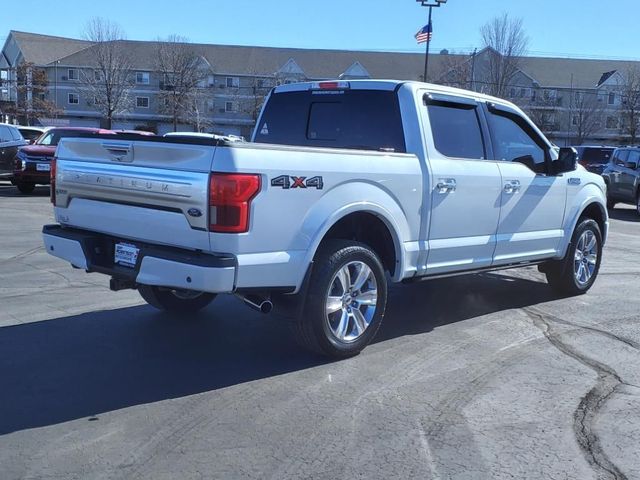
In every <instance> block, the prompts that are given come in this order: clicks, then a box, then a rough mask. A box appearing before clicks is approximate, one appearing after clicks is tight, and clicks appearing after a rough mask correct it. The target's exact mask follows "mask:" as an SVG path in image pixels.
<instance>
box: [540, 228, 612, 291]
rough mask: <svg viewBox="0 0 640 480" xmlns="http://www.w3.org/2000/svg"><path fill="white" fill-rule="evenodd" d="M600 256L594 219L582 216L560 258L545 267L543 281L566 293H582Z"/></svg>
mask: <svg viewBox="0 0 640 480" xmlns="http://www.w3.org/2000/svg"><path fill="white" fill-rule="evenodd" d="M601 260H602V233H601V232H600V227H599V226H598V224H597V222H596V221H595V220H592V219H591V218H585V219H582V220H580V222H578V226H577V227H576V229H575V230H574V232H573V236H572V237H571V244H570V245H569V250H567V254H566V256H565V258H564V259H563V260H560V261H558V262H551V263H550V264H549V265H548V266H547V267H546V268H545V274H546V276H547V282H549V284H550V285H551V286H552V287H553V288H554V289H556V290H558V291H560V292H562V293H565V294H569V295H580V294H583V293H586V292H587V291H588V290H589V289H590V288H591V286H592V285H593V282H595V280H596V277H597V276H598V272H599V270H600V261H601Z"/></svg>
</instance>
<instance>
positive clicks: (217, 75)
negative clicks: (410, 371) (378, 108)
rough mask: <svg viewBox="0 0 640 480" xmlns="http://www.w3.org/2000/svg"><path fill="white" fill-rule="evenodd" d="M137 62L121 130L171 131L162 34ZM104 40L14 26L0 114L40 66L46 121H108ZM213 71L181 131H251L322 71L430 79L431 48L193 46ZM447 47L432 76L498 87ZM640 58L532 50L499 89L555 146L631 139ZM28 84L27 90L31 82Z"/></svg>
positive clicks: (135, 47) (118, 124) (486, 54)
mask: <svg viewBox="0 0 640 480" xmlns="http://www.w3.org/2000/svg"><path fill="white" fill-rule="evenodd" d="M119 43H120V44H121V47H122V48H123V49H125V50H126V52H127V57H128V58H129V60H130V62H131V65H133V67H132V68H131V72H130V79H129V88H128V103H127V108H126V109H124V110H123V111H122V112H118V113H117V115H115V121H114V125H113V128H123V129H132V128H141V127H146V128H151V129H153V130H155V131H156V132H158V133H160V134H162V133H165V132H167V131H170V130H173V128H174V125H173V122H172V117H171V116H170V115H168V114H167V112H166V108H163V95H164V93H166V91H167V90H170V88H171V86H170V85H169V84H168V82H167V80H166V78H163V75H162V74H160V73H159V72H158V67H157V52H158V47H159V44H158V42H143V41H125V40H123V41H119ZM96 48H97V47H96V45H95V44H93V43H91V42H88V41H86V40H79V39H72V38H62V37H53V36H48V35H40V34H35V33H26V32H17V31H11V32H9V35H8V37H7V39H6V42H5V44H4V47H3V49H2V55H1V56H0V113H2V114H4V115H5V116H6V112H8V111H10V110H11V108H10V107H11V106H12V105H14V104H15V103H16V101H24V100H25V98H22V99H20V98H19V96H20V95H23V96H26V97H28V95H29V92H28V91H27V92H26V93H24V88H23V89H22V91H21V90H20V89H19V88H17V86H18V85H19V79H18V70H19V66H20V65H21V64H25V63H28V64H32V65H33V66H34V67H37V68H38V69H41V70H43V71H44V72H46V88H44V91H42V92H40V93H39V95H41V96H42V98H43V99H46V100H48V101H49V102H50V104H52V105H54V106H55V110H56V113H55V114H53V115H51V116H45V117H38V118H36V119H34V123H40V124H44V125H72V126H104V117H103V115H102V114H101V113H100V112H99V111H98V109H97V108H96V105H95V103H96V102H95V98H91V94H90V92H89V91H88V90H87V89H86V88H85V87H84V86H83V83H84V82H83V81H82V79H83V78H86V76H87V75H92V74H93V67H92V65H94V58H95V53H96V50H95V49H96ZM192 48H193V49H194V50H195V51H196V52H197V55H198V57H199V59H200V65H201V66H202V68H204V69H205V70H206V75H203V77H202V80H201V81H200V83H199V87H198V100H197V102H199V105H198V108H197V109H196V114H194V115H191V116H189V118H181V119H180V123H179V124H178V125H177V127H178V129H179V130H201V131H210V132H218V133H225V134H235V135H243V136H245V137H248V136H249V135H250V133H251V130H252V128H253V125H254V123H255V118H256V116H257V114H258V113H259V108H260V105H261V103H262V99H263V97H264V95H266V94H267V93H268V91H269V90H270V89H271V88H272V87H273V86H275V85H278V84H282V83H292V82H298V81H308V80H311V81H316V80H324V79H335V78H339V79H345V80H348V79H360V78H393V79H400V80H422V74H423V66H424V55H422V54H415V53H391V52H368V51H346V50H311V49H294V48H268V47H250V46H232V45H208V44H193V45H192ZM492 55H495V52H492V51H491V50H490V49H484V50H482V51H480V52H478V53H477V54H475V55H468V54H467V55H463V54H449V53H448V52H446V51H442V52H440V53H439V54H434V55H433V56H432V57H431V58H430V62H429V66H430V72H429V81H433V82H436V83H445V84H449V85H453V86H460V87H463V88H470V89H474V90H477V91H484V92H487V93H495V92H494V90H495V85H494V82H492V80H491V78H492V73H491V71H490V70H491V67H490V64H491V58H492ZM634 68H640V62H629V61H615V60H590V59H567V58H542V57H524V58H522V59H520V61H519V62H518V69H517V72H516V73H515V74H514V75H513V77H512V78H511V80H510V81H509V83H508V85H506V86H504V88H502V89H501V96H504V97H505V98H507V99H509V100H511V101H513V102H514V103H516V104H518V105H520V106H521V107H522V108H523V109H524V110H525V111H527V113H529V115H530V116H531V117H532V118H533V119H534V121H535V122H536V123H537V124H538V125H539V126H540V127H541V129H542V130H543V131H545V133H546V134H547V135H549V136H550V137H551V138H552V139H553V140H554V141H555V142H556V143H557V144H559V145H565V144H574V143H598V144H600V143H608V144H626V143H629V135H628V133H627V129H626V128H625V127H626V125H625V124H624V119H625V115H623V112H624V110H625V108H626V107H625V99H624V94H623V90H624V89H623V87H624V85H625V82H626V78H627V74H628V72H630V71H632V70H633V69H634ZM27 90H28V89H27Z"/></svg>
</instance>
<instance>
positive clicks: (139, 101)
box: [136, 97, 149, 108]
mask: <svg viewBox="0 0 640 480" xmlns="http://www.w3.org/2000/svg"><path fill="white" fill-rule="evenodd" d="M136 107H138V108H149V97H136Z"/></svg>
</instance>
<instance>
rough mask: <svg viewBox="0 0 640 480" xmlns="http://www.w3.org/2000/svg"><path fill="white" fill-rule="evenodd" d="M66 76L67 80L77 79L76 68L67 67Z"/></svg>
mask: <svg viewBox="0 0 640 480" xmlns="http://www.w3.org/2000/svg"><path fill="white" fill-rule="evenodd" d="M67 78H68V79H69V80H78V70H77V69H75V68H69V69H68V70H67Z"/></svg>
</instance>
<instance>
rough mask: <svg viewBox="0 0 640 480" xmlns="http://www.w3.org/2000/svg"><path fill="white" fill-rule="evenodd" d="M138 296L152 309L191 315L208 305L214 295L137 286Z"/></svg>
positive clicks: (151, 286)
mask: <svg viewBox="0 0 640 480" xmlns="http://www.w3.org/2000/svg"><path fill="white" fill-rule="evenodd" d="M138 292H139V293H140V296H141V297H142V298H143V299H144V301H145V302H147V303H148V304H149V305H151V306H152V307H155V308H157V309H159V310H166V311H168V312H172V313H181V312H188V313H193V312H197V311H198V310H201V309H203V308H204V307H206V306H207V305H209V304H210V303H211V302H212V301H213V300H214V299H215V298H216V295H215V293H206V292H196V291H194V290H181V289H176V288H169V287H156V286H153V285H138Z"/></svg>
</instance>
